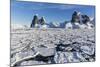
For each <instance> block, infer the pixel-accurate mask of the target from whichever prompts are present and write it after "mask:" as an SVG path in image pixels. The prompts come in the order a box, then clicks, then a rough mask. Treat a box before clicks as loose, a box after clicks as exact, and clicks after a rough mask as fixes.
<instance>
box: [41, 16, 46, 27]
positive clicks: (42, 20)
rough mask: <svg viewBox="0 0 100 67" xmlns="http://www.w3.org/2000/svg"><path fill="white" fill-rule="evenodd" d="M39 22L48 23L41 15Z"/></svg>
mask: <svg viewBox="0 0 100 67" xmlns="http://www.w3.org/2000/svg"><path fill="white" fill-rule="evenodd" d="M39 23H40V24H41V25H44V24H46V21H45V19H44V17H41V19H39Z"/></svg>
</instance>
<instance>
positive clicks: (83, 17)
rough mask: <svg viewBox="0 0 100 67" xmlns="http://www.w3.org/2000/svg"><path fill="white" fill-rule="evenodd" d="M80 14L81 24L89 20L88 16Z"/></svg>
mask: <svg viewBox="0 0 100 67" xmlns="http://www.w3.org/2000/svg"><path fill="white" fill-rule="evenodd" d="M81 16H82V19H83V20H82V22H83V24H87V22H90V18H89V16H87V15H81Z"/></svg>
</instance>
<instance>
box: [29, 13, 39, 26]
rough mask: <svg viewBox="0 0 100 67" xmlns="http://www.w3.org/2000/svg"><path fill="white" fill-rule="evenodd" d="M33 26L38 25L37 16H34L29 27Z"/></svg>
mask: <svg viewBox="0 0 100 67" xmlns="http://www.w3.org/2000/svg"><path fill="white" fill-rule="evenodd" d="M35 24H38V16H37V15H34V17H33V20H32V23H31V25H30V27H31V28H33V27H34V26H35Z"/></svg>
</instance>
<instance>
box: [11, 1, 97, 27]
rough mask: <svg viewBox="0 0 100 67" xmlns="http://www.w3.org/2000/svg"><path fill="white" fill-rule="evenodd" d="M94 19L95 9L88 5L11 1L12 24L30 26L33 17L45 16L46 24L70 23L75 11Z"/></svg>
mask: <svg viewBox="0 0 100 67" xmlns="http://www.w3.org/2000/svg"><path fill="white" fill-rule="evenodd" d="M75 10H76V11H80V12H81V13H82V14H86V15H88V16H90V17H94V16H95V15H94V13H95V7H94V6H86V5H72V4H57V3H40V2H25V1H15V0H11V23H12V24H22V25H30V23H31V22H32V19H33V16H34V15H35V14H38V16H39V18H40V17H42V16H44V17H45V19H46V22H47V23H49V22H52V21H54V22H60V23H61V22H64V21H70V20H71V16H72V13H73V12H74V11H75Z"/></svg>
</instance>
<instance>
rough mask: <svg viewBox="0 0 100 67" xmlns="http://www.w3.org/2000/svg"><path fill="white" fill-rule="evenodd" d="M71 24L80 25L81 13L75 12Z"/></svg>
mask: <svg viewBox="0 0 100 67" xmlns="http://www.w3.org/2000/svg"><path fill="white" fill-rule="evenodd" d="M71 22H72V23H75V22H78V23H80V12H77V11H74V13H73V14H72V19H71Z"/></svg>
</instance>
